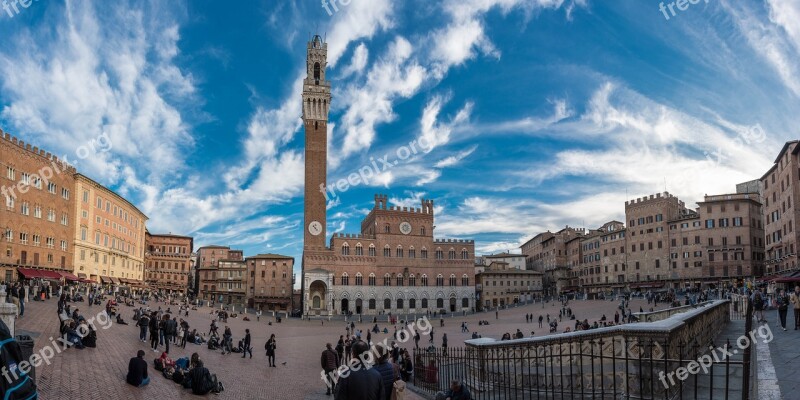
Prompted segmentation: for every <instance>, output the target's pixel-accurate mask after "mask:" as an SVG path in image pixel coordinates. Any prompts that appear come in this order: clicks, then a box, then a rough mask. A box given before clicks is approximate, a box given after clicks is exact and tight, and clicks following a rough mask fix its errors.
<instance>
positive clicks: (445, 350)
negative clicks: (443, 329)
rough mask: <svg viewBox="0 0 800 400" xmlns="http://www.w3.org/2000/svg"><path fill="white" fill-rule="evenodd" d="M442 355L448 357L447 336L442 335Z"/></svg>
mask: <svg viewBox="0 0 800 400" xmlns="http://www.w3.org/2000/svg"><path fill="white" fill-rule="evenodd" d="M442 355H443V356H445V357H447V334H446V333H443V334H442Z"/></svg>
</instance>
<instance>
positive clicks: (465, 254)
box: [461, 249, 469, 260]
mask: <svg viewBox="0 0 800 400" xmlns="http://www.w3.org/2000/svg"><path fill="white" fill-rule="evenodd" d="M468 258H469V252H468V251H467V249H461V259H462V260H466V259H468Z"/></svg>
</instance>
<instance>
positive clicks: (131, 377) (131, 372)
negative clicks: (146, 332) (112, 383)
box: [125, 350, 150, 387]
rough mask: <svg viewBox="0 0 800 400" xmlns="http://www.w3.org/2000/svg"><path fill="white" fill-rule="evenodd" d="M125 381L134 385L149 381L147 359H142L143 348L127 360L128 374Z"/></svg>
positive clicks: (138, 385) (143, 384) (144, 383)
mask: <svg viewBox="0 0 800 400" xmlns="http://www.w3.org/2000/svg"><path fill="white" fill-rule="evenodd" d="M125 381H126V382H128V384H130V385H133V386H136V387H142V386H145V385H147V384H148V383H150V377H148V376H147V361H145V360H144V350H139V351H138V352H137V353H136V357H133V358H131V360H130V362H128V376H127V377H126V378H125Z"/></svg>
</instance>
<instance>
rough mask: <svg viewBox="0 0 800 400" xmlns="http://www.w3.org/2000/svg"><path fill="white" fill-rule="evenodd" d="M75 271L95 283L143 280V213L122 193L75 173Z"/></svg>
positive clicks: (144, 219) (120, 282) (124, 282)
mask: <svg viewBox="0 0 800 400" xmlns="http://www.w3.org/2000/svg"><path fill="white" fill-rule="evenodd" d="M74 181H75V185H74V187H75V195H76V197H77V199H76V203H77V207H76V210H75V213H74V215H75V220H76V221H78V222H77V224H76V226H75V228H74V231H73V238H74V239H73V240H74V243H75V246H74V247H75V249H74V251H75V253H74V254H75V273H76V274H77V275H78V277H80V278H88V279H91V280H93V281H95V282H98V283H107V284H115V285H118V284H126V283H129V282H128V281H136V282H141V281H142V280H143V279H144V252H145V222H146V221H147V216H145V215H144V213H142V212H141V211H139V209H138V208H136V206H134V205H133V204H131V203H130V202H128V201H127V200H126V199H125V198H123V197H122V196H120V195H118V194H116V193H115V192H113V191H112V190H110V189H108V188H106V187H105V186H103V185H101V184H99V183H97V182H95V181H93V180H92V179H90V178H89V177H87V176H85V175H82V174H75V178H74Z"/></svg>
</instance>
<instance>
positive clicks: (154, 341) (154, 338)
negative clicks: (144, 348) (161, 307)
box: [149, 311, 159, 353]
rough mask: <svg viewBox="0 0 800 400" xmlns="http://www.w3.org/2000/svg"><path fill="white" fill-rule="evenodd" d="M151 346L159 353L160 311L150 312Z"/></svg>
mask: <svg viewBox="0 0 800 400" xmlns="http://www.w3.org/2000/svg"><path fill="white" fill-rule="evenodd" d="M149 323H150V347H152V348H153V352H156V353H158V324H159V321H158V313H157V312H155V311H153V313H152V314H150V322H149Z"/></svg>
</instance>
